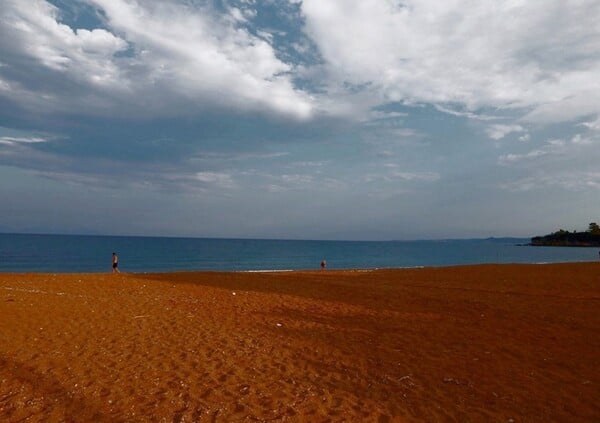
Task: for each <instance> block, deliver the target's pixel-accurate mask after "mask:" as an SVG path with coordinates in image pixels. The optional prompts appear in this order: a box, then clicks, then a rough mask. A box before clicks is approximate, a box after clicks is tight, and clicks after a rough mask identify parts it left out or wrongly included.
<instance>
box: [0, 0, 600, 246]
mask: <svg viewBox="0 0 600 423" xmlns="http://www.w3.org/2000/svg"><path fill="white" fill-rule="evenodd" d="M599 75H600V2H598V1H597V0H548V1H544V2H538V1H525V0H523V1H518V0H506V1H498V0H493V1H492V0H444V1H441V0H406V1H400V0H302V1H299V0H277V1H275V0H263V1H258V0H214V1H210V0H208V1H205V0H202V1H201V0H171V1H163V0H143V1H142V0H138V1H136V0H51V1H45V0H27V1H24V0H0V232H25V233H66V234H107V235H109V234H110V235H148V236H189V237H226V238H292V239H347V240H407V239H441V238H472V237H488V236H519V237H521V236H522V237H529V236H534V235H541V234H545V233H549V232H552V231H555V230H557V229H559V228H564V229H566V230H585V229H586V228H587V225H588V223H590V222H592V221H599V220H600V165H599V163H600V77H599Z"/></svg>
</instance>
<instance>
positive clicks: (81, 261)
mask: <svg viewBox="0 0 600 423" xmlns="http://www.w3.org/2000/svg"><path fill="white" fill-rule="evenodd" d="M527 242H529V239H528V238H488V239H448V240H426V241H310V240H274V239H215V238H164V237H138V236H95V235H32V234H0V272H57V273H58V272H60V273H84V272H85V273H93V272H108V271H110V270H111V260H112V253H113V252H116V253H117V254H118V256H119V268H120V269H121V271H122V272H173V271H193V270H211V271H269V270H305V269H318V268H319V267H320V263H321V261H323V260H325V261H326V266H327V269H377V268H410V267H430V266H454V265H466V264H479V263H558V262H584V261H597V260H598V254H599V252H598V249H596V248H581V247H531V246H527V245H525V244H526V243H527Z"/></svg>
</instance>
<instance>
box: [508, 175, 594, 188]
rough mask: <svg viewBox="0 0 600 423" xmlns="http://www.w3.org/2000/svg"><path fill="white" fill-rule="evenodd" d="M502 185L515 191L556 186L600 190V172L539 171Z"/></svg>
mask: <svg viewBox="0 0 600 423" xmlns="http://www.w3.org/2000/svg"><path fill="white" fill-rule="evenodd" d="M500 187H501V188H502V189H505V190H508V191H514V192H523V191H531V190H534V189H540V188H555V187H557V188H562V189H565V190H568V191H585V190H590V189H592V190H600V172H586V171H570V172H567V171H563V172H554V173H547V172H539V173H537V174H535V175H533V176H528V177H525V178H521V179H518V180H516V181H512V182H509V183H505V184H501V185H500Z"/></svg>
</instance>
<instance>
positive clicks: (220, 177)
mask: <svg viewBox="0 0 600 423" xmlns="http://www.w3.org/2000/svg"><path fill="white" fill-rule="evenodd" d="M193 178H194V179H195V180H197V181H199V182H202V183H205V184H209V185H213V186H215V187H219V188H227V189H229V188H234V187H235V183H234V181H233V178H232V176H231V175H230V174H228V173H223V172H197V173H196V174H195V175H194V177H193Z"/></svg>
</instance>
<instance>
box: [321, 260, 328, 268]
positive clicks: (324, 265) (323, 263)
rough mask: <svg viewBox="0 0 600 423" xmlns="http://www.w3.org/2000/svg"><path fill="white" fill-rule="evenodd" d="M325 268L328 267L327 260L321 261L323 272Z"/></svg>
mask: <svg viewBox="0 0 600 423" xmlns="http://www.w3.org/2000/svg"><path fill="white" fill-rule="evenodd" d="M325 267H327V262H326V261H325V260H321V270H325Z"/></svg>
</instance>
